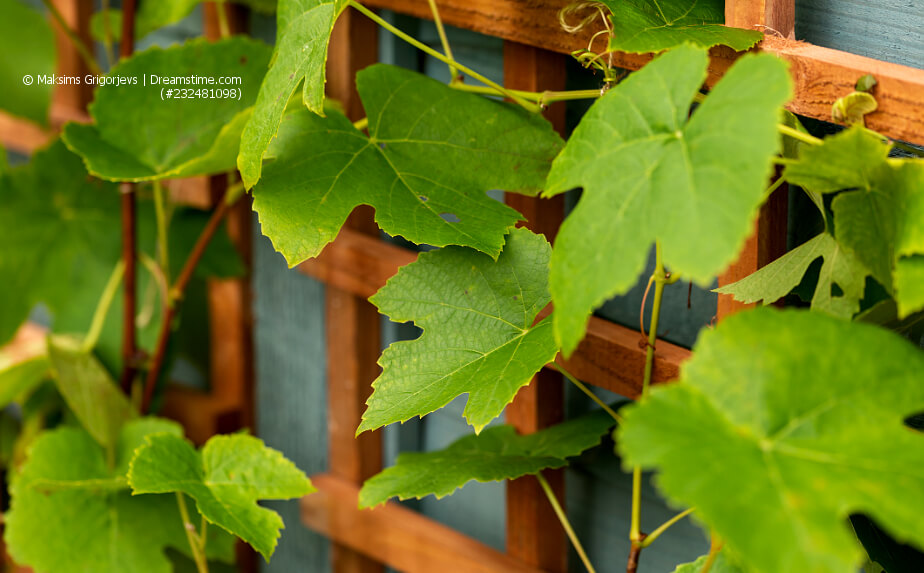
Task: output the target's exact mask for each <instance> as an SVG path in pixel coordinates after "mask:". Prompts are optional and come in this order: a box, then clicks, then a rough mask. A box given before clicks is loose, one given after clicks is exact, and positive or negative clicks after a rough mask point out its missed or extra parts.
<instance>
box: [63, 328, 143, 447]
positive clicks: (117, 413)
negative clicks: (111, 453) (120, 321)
mask: <svg viewBox="0 0 924 573" xmlns="http://www.w3.org/2000/svg"><path fill="white" fill-rule="evenodd" d="M48 361H49V362H50V363H51V367H52V369H53V371H54V374H55V380H56V382H57V385H58V391H59V392H61V396H63V397H64V401H65V402H67V405H68V407H70V409H71V410H72V411H73V412H74V415H75V416H77V419H78V420H80V423H81V424H82V425H83V427H84V428H85V429H86V430H87V432H88V433H89V434H90V435H91V436H93V439H94V440H96V441H97V442H99V444H100V445H101V446H103V447H104V448H109V447H112V446H114V445H115V443H116V441H117V440H118V439H119V434H120V432H121V430H122V426H123V425H124V424H125V423H126V422H127V421H129V420H130V419H131V418H133V417H134V416H135V412H134V410H133V408H132V406H131V404H130V403H129V402H128V399H127V398H126V397H125V394H123V393H122V391H121V390H120V389H119V387H118V385H117V384H116V382H115V380H113V379H112V377H111V376H110V375H109V372H108V371H107V370H106V369H105V368H104V367H103V365H102V364H100V363H99V360H97V359H96V357H94V356H93V355H92V354H90V353H88V352H85V351H83V350H82V349H81V348H80V342H79V341H77V340H74V339H72V338H68V337H65V336H49V337H48Z"/></svg>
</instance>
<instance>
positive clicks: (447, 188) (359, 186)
mask: <svg viewBox="0 0 924 573" xmlns="http://www.w3.org/2000/svg"><path fill="white" fill-rule="evenodd" d="M356 84H357V89H358V90H359V94H360V97H361V98H362V100H363V104H364V105H365V107H366V113H367V114H368V116H369V133H370V134H371V135H370V137H366V136H365V135H364V134H363V133H361V132H360V131H358V130H357V129H355V128H354V127H353V126H352V125H351V124H350V122H349V121H348V120H347V119H346V117H344V116H343V115H342V114H341V113H339V112H334V111H331V112H330V113H329V117H326V118H322V117H319V116H316V115H314V114H311V113H308V112H306V111H301V112H298V113H290V114H288V115H287V116H286V120H285V122H284V124H283V128H282V129H281V130H280V141H283V142H284V145H280V146H279V147H281V149H279V150H278V152H277V153H278V154H277V155H275V156H274V161H273V162H272V163H269V164H267V166H266V169H265V173H264V176H263V180H262V181H261V182H260V184H259V185H258V186H257V187H256V188H254V209H255V210H256V211H257V212H258V213H259V214H260V223H261V224H262V227H263V232H264V233H265V234H266V235H267V236H268V237H270V239H272V241H273V244H274V246H275V247H276V249H277V250H278V251H280V252H281V253H282V254H283V255H285V257H286V260H288V262H289V264H290V265H292V266H294V265H296V264H298V263H300V262H301V261H303V260H305V259H307V258H310V257H314V256H316V255H317V254H318V253H319V252H320V251H321V249H323V248H324V246H325V245H326V244H327V243H329V242H330V241H332V240H334V238H336V236H337V233H338V232H339V231H340V227H341V225H343V222H344V221H345V220H346V218H347V216H348V215H349V214H350V212H351V211H352V210H353V209H354V208H355V207H356V206H358V205H360V204H368V205H372V206H373V207H375V209H376V214H375V216H376V221H377V222H378V223H379V226H380V227H381V228H382V229H383V230H384V231H386V232H387V233H389V234H391V235H400V236H402V237H404V238H406V239H408V240H409V241H412V242H414V243H418V244H421V243H426V244H430V245H435V246H445V245H465V246H469V247H473V248H476V249H478V250H480V251H484V252H486V253H489V254H490V255H492V256H493V257H495V258H496V257H497V254H498V253H499V252H500V250H501V247H502V246H503V244H504V234H505V233H506V232H507V229H509V228H510V227H512V226H513V225H514V224H515V223H516V221H517V220H518V219H519V218H520V216H519V213H517V212H516V211H515V210H513V209H511V208H510V207H507V206H506V205H504V204H502V203H500V202H498V201H495V200H494V199H492V198H490V197H488V196H487V194H486V191H488V190H490V189H504V190H507V191H517V192H520V193H528V194H535V193H538V192H539V189H541V188H542V184H543V182H544V179H545V176H546V174H547V172H548V169H549V167H550V165H551V162H552V159H553V158H554V157H555V155H556V154H557V153H558V151H559V149H560V146H561V140H560V138H559V137H558V135H557V134H555V132H554V131H553V130H552V128H551V125H550V124H549V123H548V122H547V121H546V120H544V119H543V118H541V117H539V116H537V115H533V114H530V113H528V112H526V111H524V110H523V109H521V108H519V107H517V106H514V105H511V104H506V103H501V102H497V101H493V100H489V99H487V98H484V97H481V96H478V95H474V94H469V93H463V92H460V91H458V90H453V89H451V88H450V87H448V86H446V85H445V84H442V83H440V82H437V81H435V80H432V79H430V78H427V77H425V76H422V75H420V74H417V73H414V72H411V71H408V70H404V69H401V68H396V67H393V66H386V65H375V66H371V67H369V68H366V69H365V70H363V71H361V72H359V74H358V75H357V79H356ZM473 118H477V121H476V120H473ZM450 215H451V216H450Z"/></svg>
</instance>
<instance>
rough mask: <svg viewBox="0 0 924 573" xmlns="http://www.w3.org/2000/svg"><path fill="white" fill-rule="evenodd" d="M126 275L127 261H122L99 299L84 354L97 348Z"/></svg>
mask: <svg viewBox="0 0 924 573" xmlns="http://www.w3.org/2000/svg"><path fill="white" fill-rule="evenodd" d="M124 275H125V261H123V260H121V259H120V260H119V262H118V263H116V266H115V268H114V269H112V274H111V275H109V280H108V281H107V282H106V287H105V288H104V289H103V294H102V296H101V297H100V298H99V303H97V305H96V310H95V311H94V312H93V320H91V321H90V330H88V331H87V335H86V337H84V339H83V346H81V350H83V351H84V352H90V351H91V350H93V348H94V347H96V343H97V342H98V341H99V335H100V333H101V332H102V331H103V325H104V324H105V323H106V315H107V314H109V308H110V307H111V306H112V301H113V299H115V295H116V291H118V290H119V283H121V282H122V277H123V276H124Z"/></svg>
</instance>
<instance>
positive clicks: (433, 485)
mask: <svg viewBox="0 0 924 573" xmlns="http://www.w3.org/2000/svg"><path fill="white" fill-rule="evenodd" d="M613 424H614V422H613V418H611V417H610V415H609V414H607V413H606V412H604V411H603V410H597V411H594V412H592V413H591V414H587V415H585V416H581V417H580V418H576V419H574V420H569V421H567V422H564V423H562V424H558V425H556V426H552V427H551V428H548V429H545V430H540V431H539V432H536V433H534V434H529V435H526V436H520V435H518V434H517V433H516V429H514V427H513V426H507V425H503V426H494V427H491V428H488V429H486V430H485V431H483V432H481V433H480V434H476V435H471V436H465V437H464V438H461V439H459V440H457V441H455V442H454V443H453V444H452V445H450V446H449V447H448V448H446V449H444V450H439V451H436V452H426V453H418V452H407V453H403V454H400V455H399V456H398V461H397V463H396V464H395V465H394V466H392V467H390V468H388V469H386V470H384V471H382V472H380V473H379V474H377V475H375V476H373V477H371V478H369V479H368V480H366V483H364V484H363V488H362V490H360V492H359V507H361V508H364V507H374V506H376V505H379V504H381V503H385V502H386V501H388V499H389V498H392V497H397V498H399V499H402V500H404V499H410V498H412V497H416V498H418V499H420V498H423V497H426V496H428V495H434V496H436V498H437V499H439V498H441V497H445V496H447V495H451V494H452V493H453V492H455V490H457V489H459V488H461V487H462V486H464V485H465V484H466V483H468V482H470V481H472V480H476V481H480V482H489V481H503V480H509V479H516V478H518V477H522V476H525V475H533V474H537V473H539V472H540V471H542V470H544V469H547V468H560V467H564V466H566V465H567V464H568V460H567V458H570V457H573V456H577V455H580V454H581V452H583V451H584V450H586V449H588V448H592V447H594V446H596V445H597V444H599V443H600V438H601V437H602V436H603V434H605V433H606V432H607V431H609V429H610V428H611V427H612V426H613Z"/></svg>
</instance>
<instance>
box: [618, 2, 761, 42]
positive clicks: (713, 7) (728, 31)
mask: <svg viewBox="0 0 924 573" xmlns="http://www.w3.org/2000/svg"><path fill="white" fill-rule="evenodd" d="M602 1H603V3H604V4H606V6H607V7H608V8H609V9H610V12H611V13H612V14H611V16H610V21H611V22H612V24H613V33H612V36H611V37H610V47H609V49H610V50H614V51H617V52H630V53H644V52H660V51H662V50H668V49H670V48H674V47H677V46H679V45H681V44H684V43H691V44H694V45H696V46H700V47H702V48H710V47H712V46H718V45H724V46H730V47H731V48H733V49H735V50H736V51H739V52H741V51H744V50H747V49H748V48H751V47H753V46H754V45H755V44H757V42H759V41H760V40H761V38H763V34H761V33H760V32H758V31H756V30H742V29H740V28H727V27H725V26H724V25H723V24H724V23H725V3H724V2H722V0H602Z"/></svg>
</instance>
